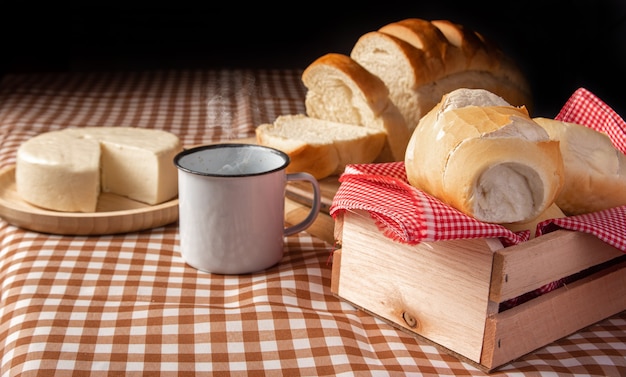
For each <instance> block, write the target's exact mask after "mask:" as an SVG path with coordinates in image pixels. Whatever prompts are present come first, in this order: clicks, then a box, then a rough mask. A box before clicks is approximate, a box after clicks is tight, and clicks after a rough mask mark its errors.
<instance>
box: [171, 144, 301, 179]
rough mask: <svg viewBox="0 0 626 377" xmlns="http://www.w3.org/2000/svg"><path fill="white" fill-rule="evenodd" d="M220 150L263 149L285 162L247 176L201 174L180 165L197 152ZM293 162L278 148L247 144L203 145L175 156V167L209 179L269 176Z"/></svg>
mask: <svg viewBox="0 0 626 377" xmlns="http://www.w3.org/2000/svg"><path fill="white" fill-rule="evenodd" d="M218 148H220V149H221V148H255V149H263V150H265V151H268V152H272V153H274V154H277V155H279V156H280V157H281V158H282V159H283V160H284V161H285V162H284V163H283V164H281V165H280V166H278V167H277V168H274V169H271V170H264V171H261V172H258V173H247V174H235V175H232V174H215V173H205V172H201V171H197V170H192V169H189V168H186V167H184V166H182V165H181V164H180V159H181V158H183V157H185V156H187V155H189V154H192V153H195V152H199V151H203V150H206V149H218ZM290 162H291V160H290V158H289V155H288V154H287V153H285V152H283V151H281V150H278V149H276V148H272V147H267V146H264V145H257V144H245V143H222V144H210V145H201V146H197V147H193V148H189V149H183V150H182V151H181V152H179V153H178V154H177V155H176V156H174V165H176V167H177V168H178V169H180V170H182V171H185V172H188V173H192V174H196V175H204V176H207V177H223V178H229V177H232V178H237V177H250V176H255V175H264V174H269V173H273V172H276V171H280V170H283V169H285V168H286V167H287V165H289V163H290Z"/></svg>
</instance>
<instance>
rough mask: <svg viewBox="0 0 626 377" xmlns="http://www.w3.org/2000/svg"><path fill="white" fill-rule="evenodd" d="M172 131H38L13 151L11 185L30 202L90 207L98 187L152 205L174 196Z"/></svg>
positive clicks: (82, 209)
mask: <svg viewBox="0 0 626 377" xmlns="http://www.w3.org/2000/svg"><path fill="white" fill-rule="evenodd" d="M181 150H182V145H181V143H180V140H179V139H178V137H177V136H176V135H174V134H172V133H169V132H166V131H161V130H153V129H143V128H134V127H83V128H66V129H63V130H58V131H50V132H46V133H42V134H40V135H37V136H35V137H33V138H31V139H29V140H27V141H26V142H24V143H23V144H22V145H21V146H20V147H19V149H18V151H17V157H16V167H15V184H16V190H17V193H18V194H19V195H20V197H21V198H22V199H23V200H25V201H26V202H29V203H31V204H33V205H36V206H39V207H42V208H46V209H51V210H56V211H65V212H94V211H95V210H96V206H97V203H98V197H99V194H100V192H110V193H113V194H117V195H121V196H125V197H128V198H130V199H133V200H137V201H140V202H144V203H146V204H150V205H154V204H158V203H162V202H165V201H167V200H170V199H172V198H174V197H176V195H178V180H177V171H176V167H175V166H174V164H173V162H172V161H173V159H174V156H175V155H176V154H177V153H178V152H180V151H181Z"/></svg>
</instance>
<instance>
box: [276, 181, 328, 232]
mask: <svg viewBox="0 0 626 377" xmlns="http://www.w3.org/2000/svg"><path fill="white" fill-rule="evenodd" d="M289 181H306V182H309V183H310V184H311V186H313V203H312V204H311V211H310V212H309V214H308V215H307V217H306V218H305V219H304V220H302V221H301V222H299V223H298V224H295V225H292V226H290V227H287V228H285V230H284V232H283V234H284V235H285V236H290V235H292V234H295V233H298V232H301V231H303V230H305V229H306V228H308V227H310V226H311V224H313V221H315V219H316V218H317V214H318V213H319V212H320V209H321V208H322V199H321V193H320V184H319V182H317V179H315V177H313V176H312V175H311V174H309V173H304V172H302V173H289V174H287V182H289Z"/></svg>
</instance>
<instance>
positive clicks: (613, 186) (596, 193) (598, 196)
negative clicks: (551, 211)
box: [534, 118, 626, 215]
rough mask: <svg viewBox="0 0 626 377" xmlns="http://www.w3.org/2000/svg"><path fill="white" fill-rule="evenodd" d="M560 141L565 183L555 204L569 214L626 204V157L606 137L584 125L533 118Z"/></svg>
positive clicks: (552, 136) (551, 136)
mask: <svg viewBox="0 0 626 377" xmlns="http://www.w3.org/2000/svg"><path fill="white" fill-rule="evenodd" d="M534 120H535V122H537V123H538V124H539V125H541V126H542V127H543V128H544V129H545V130H546V131H547V132H548V134H549V135H550V138H551V139H553V140H558V141H559V142H560V148H561V154H562V155H563V164H564V167H565V183H564V185H563V190H562V191H561V193H560V194H559V196H558V197H557V199H556V204H557V205H558V206H559V207H560V208H561V209H562V210H563V212H565V213H566V214H568V215H580V214H584V213H590V212H596V211H601V210H605V209H608V208H613V207H619V206H623V205H626V155H624V154H623V153H622V152H620V151H619V150H618V149H617V148H615V146H614V145H613V143H612V142H611V139H610V138H609V136H608V135H606V134H605V133H602V132H600V131H596V130H594V129H592V128H589V127H586V126H584V125H580V124H576V123H570V122H563V121H559V120H555V119H549V118H534Z"/></svg>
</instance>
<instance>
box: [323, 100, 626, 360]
mask: <svg viewBox="0 0 626 377" xmlns="http://www.w3.org/2000/svg"><path fill="white" fill-rule="evenodd" d="M463 92H465V95H463V96H458V95H459V93H463ZM492 94H493V93H491V94H490V95H485V93H482V92H481V91H480V90H471V91H469V92H468V91H467V89H465V90H460V91H458V92H456V93H454V92H453V93H450V94H449V95H448V96H446V97H445V98H444V99H443V101H442V103H441V104H439V105H438V107H437V108H435V109H433V110H432V112H430V113H429V114H428V115H426V116H425V117H424V118H423V119H422V121H421V122H420V124H419V125H418V127H417V129H416V130H415V133H414V134H413V137H415V139H413V138H412V139H411V141H410V143H409V146H408V148H407V162H395V163H384V164H365V165H348V166H347V167H346V171H345V172H344V173H343V174H342V176H341V185H340V187H339V189H338V191H337V193H336V195H335V197H334V199H333V203H332V206H331V208H330V211H329V212H330V214H331V215H332V216H333V218H334V220H335V236H336V239H337V242H336V249H335V250H334V252H333V266H332V270H333V271H332V278H331V291H332V292H333V293H334V294H335V295H336V296H337V297H339V298H341V299H343V300H345V301H347V302H349V303H351V304H353V305H354V306H356V307H357V308H360V309H362V310H364V311H366V312H367V313H370V314H373V315H375V316H377V317H378V318H380V319H382V320H384V321H386V322H387V323H389V324H390V325H391V326H394V327H398V328H400V329H403V330H405V331H407V332H409V333H411V334H414V335H415V336H416V337H418V338H419V339H420V340H422V341H425V342H428V343H430V344H433V345H434V346H436V347H438V348H440V349H441V350H443V351H445V352H449V353H450V354H452V355H454V356H456V357H458V358H460V359H462V360H465V361H467V362H469V363H471V364H474V365H476V366H477V367H478V368H480V369H482V370H485V371H488V372H490V371H494V370H497V369H499V368H500V367H502V366H503V365H505V364H507V363H509V362H511V361H514V360H516V359H519V358H523V357H524V356H525V355H526V354H528V353H532V352H533V351H535V350H537V349H538V348H541V347H544V346H546V345H549V344H550V343H552V342H555V341H558V340H559V339H561V338H563V337H566V336H569V335H571V334H573V333H575V332H577V331H579V330H581V329H583V328H585V327H587V326H590V325H592V324H594V323H596V322H598V321H601V320H603V319H605V318H607V317H610V316H612V315H614V314H616V313H619V312H621V311H624V310H626V255H624V254H625V252H626V221H624V219H626V202H625V201H623V198H621V195H620V194H617V195H613V196H612V198H613V200H614V201H613V202H612V205H615V207H611V208H608V209H604V210H600V211H595V212H587V213H584V214H580V215H569V216H564V214H563V212H562V211H560V209H559V208H558V206H556V204H555V202H557V201H558V200H559V199H558V198H559V197H560V194H564V195H565V196H566V197H568V196H570V195H575V194H576V192H577V193H578V195H579V197H578V203H582V204H583V205H584V207H585V209H584V211H587V210H589V209H590V208H589V207H588V206H587V205H588V204H594V205H595V204H596V203H599V200H596V199H595V197H594V196H593V195H592V194H591V192H592V191H593V190H588V189H587V188H585V189H584V190H579V189H574V191H573V192H569V193H568V191H567V190H566V188H567V186H568V185H572V186H573V187H576V185H577V184H578V183H580V182H586V183H587V184H591V185H595V184H597V188H598V190H599V191H600V192H602V194H601V195H612V194H610V191H604V189H605V188H606V187H605V186H607V185H606V184H605V183H606V182H615V183H614V184H615V185H621V184H622V183H619V182H620V181H621V180H623V179H624V176H625V175H624V169H623V168H622V167H623V161H624V160H623V158H624V156H623V155H624V152H625V150H626V134H625V133H624V130H626V123H624V121H623V120H622V118H621V117H619V116H618V115H617V114H615V113H614V112H613V111H612V110H611V109H610V108H609V107H608V106H606V104H604V103H603V102H602V101H601V100H599V99H598V98H597V97H595V96H594V95H593V94H591V93H590V92H588V91H586V90H584V89H582V88H581V90H578V91H576V93H574V94H573V95H572V97H571V98H570V100H569V101H568V102H567V104H566V106H564V108H563V110H562V111H561V113H559V115H558V116H557V117H556V118H555V119H550V120H542V119H534V121H533V120H530V121H529V118H528V114H527V113H526V112H525V111H523V109H521V108H518V107H517V106H510V105H508V104H507V103H506V102H501V99H499V98H497V97H495V98H494V97H493V96H492ZM487 109H488V110H487ZM461 110H463V111H461ZM465 112H469V115H468V114H466V113H465ZM476 114H482V115H481V116H478V115H476ZM512 118H516V119H512ZM439 122H443V123H444V124H439ZM561 122H565V123H561ZM568 122H569V123H573V122H576V124H579V123H580V124H581V127H587V128H588V129H584V130H581V129H578V127H577V126H573V125H571V124H567V123H568ZM548 123H550V124H549V125H548V126H546V124H548ZM495 124H499V125H503V126H504V127H502V128H497V127H493V126H494V125H495ZM538 125H544V126H546V127H545V128H544V127H541V126H540V127H539V129H538V128H537V126H538ZM422 127H426V128H432V129H431V130H430V131H429V132H425V130H421V128H422ZM550 127H554V128H556V129H557V130H556V131H558V132H556V131H555V130H548V129H549V128H550ZM545 130H548V131H545ZM572 130H575V131H572ZM591 131H592V132H591ZM570 133H572V134H570ZM416 135H420V136H423V137H424V138H425V139H424V140H420V141H419V142H418V141H417V139H418V138H419V137H418V136H416ZM581 135H585V136H583V137H580V136H581ZM606 135H608V136H609V138H610V139H611V141H612V143H607V142H606V139H605V136H606ZM464 137H467V138H469V139H470V140H476V139H482V140H480V144H481V148H479V149H478V148H477V149H474V150H473V151H474V152H475V153H465V155H464V157H463V159H462V160H463V162H461V160H459V161H457V162H455V161H453V160H454V157H450V158H448V157H446V156H448V155H449V154H451V153H452V154H453V153H454V152H455V150H456V149H462V148H469V147H471V145H472V144H471V143H469V144H467V145H466V146H460V145H459V144H462V143H463V142H462V140H463V138H464ZM507 139H509V140H507ZM584 139H586V140H588V145H587V147H589V148H591V149H586V148H585V147H583V146H582V145H581V144H580V143H583V144H584V141H583V140H584ZM414 141H415V144H414ZM503 142H506V143H507V144H508V148H499V150H498V148H493V149H492V148H490V147H486V148H483V147H484V145H491V144H494V145H498V144H501V143H503ZM482 143H485V144H484V145H482ZM509 143H510V144H509ZM516 143H519V144H516ZM529 143H530V144H542V145H543V146H544V147H546V148H549V150H550V152H546V151H538V152H537V149H535V147H536V146H535V147H532V148H531V147H529V146H528V144H529ZM515 145H526V146H523V147H521V148H518V147H516V146H515ZM555 146H556V152H555ZM569 148H572V149H573V150H570V149H569ZM598 148H600V149H601V150H598ZM418 149H419V151H418ZM530 151H535V152H533V153H538V154H539V155H540V156H543V157H542V158H543V159H536V156H523V154H526V153H529V152H530ZM555 153H556V154H555ZM516 154H517V155H518V156H517V157H516ZM568 154H570V156H568ZM494 155H495V156H496V157H495V158H494ZM507 155H508V157H507ZM572 156H573V157H572ZM418 158H419V159H418ZM423 158H425V159H426V160H424V159H423ZM429 158H430V159H429ZM448 159H450V161H447V160H448ZM559 159H560V161H559ZM506 161H508V162H506ZM502 162H504V163H507V164H509V166H508V167H506V168H505V169H503V170H501V173H502V174H500V175H501V176H502V178H506V177H507V175H509V176H510V175H511V172H508V171H507V170H508V169H509V168H511V165H516V164H519V165H520V166H524V168H522V169H516V170H517V171H516V172H512V173H513V179H510V177H509V178H508V179H502V178H499V175H498V174H496V175H494V176H492V177H491V178H488V179H487V181H488V184H487V185H484V186H481V185H477V184H476V182H480V181H481V179H482V178H481V175H482V174H483V173H484V171H486V170H489V167H488V165H489V164H495V165H498V164H500V163H502ZM446 163H449V164H458V166H459V167H460V168H455V169H449V168H447V167H446ZM595 164H600V165H602V166H603V168H602V169H600V168H599V167H597V166H595V167H594V165H595ZM590 167H591V168H590ZM514 170H515V169H514ZM519 172H522V173H523V174H521V175H520V177H522V176H524V177H528V178H523V179H518V178H519V177H515V175H518V174H519ZM550 172H553V175H552V176H551V175H550ZM581 173H583V175H581ZM421 174H425V175H427V176H423V175H421ZM447 174H454V175H457V177H456V178H455V177H452V178H451V177H447V178H446V177H445V175H447ZM459 176H460V177H459ZM550 177H552V178H555V179H550ZM600 177H602V178H600ZM445 179H450V182H452V187H451V186H446V185H445V184H444V183H442V182H443V181H444V180H445ZM411 180H412V181H413V182H417V181H420V182H421V181H423V182H426V181H430V182H427V183H426V185H425V186H424V187H426V186H429V185H430V186H432V187H436V188H437V189H438V190H440V191H437V192H435V191H433V192H434V193H442V192H444V191H441V189H442V188H443V189H446V190H450V192H449V193H446V194H445V195H443V196H444V199H445V196H446V195H447V198H450V197H452V196H454V195H456V196H458V198H460V199H463V200H466V199H471V196H472V194H471V192H472V190H474V191H476V192H478V194H479V196H481V195H482V196H485V195H487V196H489V194H488V193H486V192H485V191H486V190H490V189H494V187H495V186H497V185H501V186H502V187H501V188H499V189H497V190H498V191H499V192H500V194H498V195H496V196H495V198H497V200H493V201H491V202H490V201H486V202H485V203H483V204H484V205H487V207H489V206H490V205H494V206H496V207H497V206H498V203H499V201H500V200H501V204H502V206H503V207H506V208H510V207H511V206H512V208H513V209H510V211H511V212H513V213H518V214H525V215H523V216H522V217H526V216H530V215H531V214H533V213H537V212H539V211H540V208H544V207H546V206H547V208H546V210H545V211H544V212H542V214H540V215H539V217H540V218H541V217H542V216H547V217H546V218H545V219H544V218H541V219H540V220H537V219H534V220H531V221H530V222H529V223H533V225H532V226H533V228H531V229H524V227H522V229H521V230H520V231H519V232H517V230H516V231H513V230H512V229H510V228H511V227H510V226H509V227H507V226H504V225H510V224H498V223H488V222H483V221H479V220H477V219H476V218H475V217H472V212H471V211H470V212H468V213H464V212H462V211H460V210H458V209H456V208H455V207H453V206H452V205H455V203H461V204H462V202H463V200H460V201H459V200H457V201H456V202H455V201H454V200H451V201H450V203H451V205H446V204H445V203H444V202H443V201H442V200H440V199H438V198H437V197H435V196H434V195H430V194H428V193H427V192H425V191H423V190H421V189H418V188H417V187H416V186H420V185H422V183H418V184H416V186H413V184H412V183H410V181H411ZM572 181H576V183H571V182H572ZM468 182H469V183H468ZM532 182H534V183H532ZM519 185H521V186H528V187H525V188H520V187H518V186H519ZM608 186H610V185H608ZM459 187H464V188H465V189H464V190H465V191H464V190H463V189H459ZM531 187H534V188H531ZM559 187H560V188H559ZM522 191H527V193H526V194H524V195H520V192H522ZM507 192H510V193H511V196H517V197H518V199H520V200H519V201H517V202H515V203H513V202H511V201H510V198H507V197H506V196H507V195H506V194H507ZM533 192H534V194H533ZM622 192H623V191H622ZM588 195H591V197H590V198H591V200H590V201H589V202H591V203H587V202H586V200H585V199H586V198H587V197H588ZM601 195H600V196H601ZM550 198H552V199H550ZM470 201H471V200H470ZM535 201H536V202H537V203H540V204H541V205H537V203H535ZM566 202H567V203H568V204H572V203H574V201H573V200H569V199H568V200H566ZM490 203H491V204H490ZM550 203H552V204H550ZM522 204H524V206H528V207H529V208H530V207H532V208H533V209H531V210H528V209H523V208H522ZM459 207H462V205H459ZM580 208H582V207H579V209H580ZM483 209H484V208H483ZM497 211H498V210H497V209H496V212H495V213H497ZM568 212H569V211H568ZM552 215H554V216H555V217H554V218H551V217H552ZM531 217H532V216H531ZM506 220H507V221H508V220H510V219H506ZM527 224H528V223H525V224H522V223H515V225H516V226H521V225H524V226H525V225H527ZM535 225H536V227H535ZM529 231H531V232H535V233H534V235H535V237H530V236H529V234H528V233H529Z"/></svg>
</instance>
